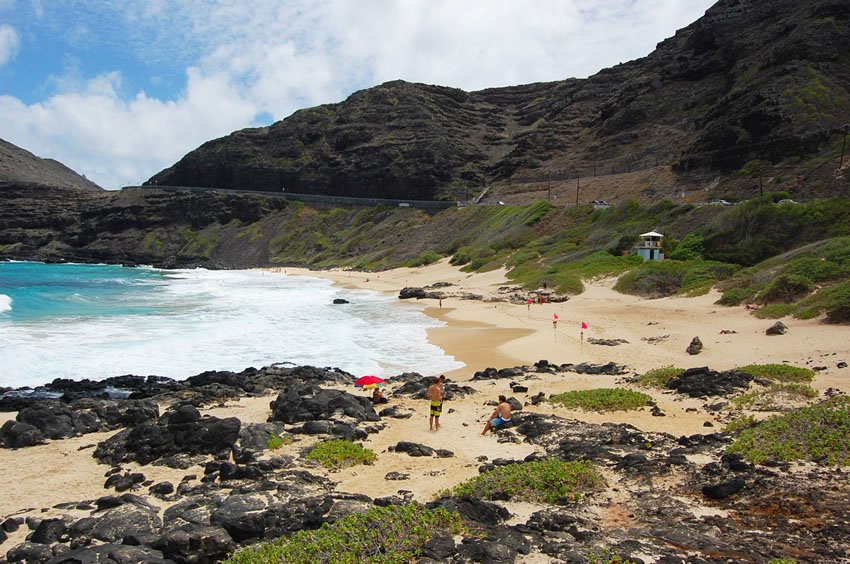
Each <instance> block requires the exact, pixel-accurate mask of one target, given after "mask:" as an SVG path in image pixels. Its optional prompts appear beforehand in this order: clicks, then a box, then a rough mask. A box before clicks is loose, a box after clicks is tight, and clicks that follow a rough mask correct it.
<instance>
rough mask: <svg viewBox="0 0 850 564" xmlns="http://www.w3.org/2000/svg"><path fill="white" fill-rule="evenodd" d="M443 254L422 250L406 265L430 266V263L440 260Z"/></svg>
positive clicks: (405, 264)
mask: <svg viewBox="0 0 850 564" xmlns="http://www.w3.org/2000/svg"><path fill="white" fill-rule="evenodd" d="M441 258H443V257H442V255H440V254H439V253H435V252H434V251H422V253H421V254H420V255H419V256H418V257H416V258H412V259H410V260H408V261H407V262H405V263H404V266H407V267H417V266H428V265H429V264H433V263H435V262H437V261H438V260H440V259H441Z"/></svg>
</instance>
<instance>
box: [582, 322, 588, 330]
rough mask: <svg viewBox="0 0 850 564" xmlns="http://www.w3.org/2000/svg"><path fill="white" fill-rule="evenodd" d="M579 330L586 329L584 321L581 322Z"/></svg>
mask: <svg viewBox="0 0 850 564" xmlns="http://www.w3.org/2000/svg"><path fill="white" fill-rule="evenodd" d="M581 328H582V329H587V323H585V322H584V321H582V322H581Z"/></svg>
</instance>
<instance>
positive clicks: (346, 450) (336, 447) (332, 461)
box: [306, 439, 377, 469]
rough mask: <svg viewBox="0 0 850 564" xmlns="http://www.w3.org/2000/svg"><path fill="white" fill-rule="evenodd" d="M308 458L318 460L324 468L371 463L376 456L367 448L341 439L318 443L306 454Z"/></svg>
mask: <svg viewBox="0 0 850 564" xmlns="http://www.w3.org/2000/svg"><path fill="white" fill-rule="evenodd" d="M306 458H307V459H308V460H318V461H319V462H321V463H322V466H324V467H325V468H334V469H339V468H345V467H348V466H354V465H356V464H372V462H374V461H375V459H376V458H377V457H376V455H375V453H374V452H373V451H371V450H369V449H368V448H363V447H362V446H360V445H358V444H356V443H352V442H351V441H345V440H342V439H337V440H332V441H324V442H321V443H318V444H317V445H316V446H314V447H313V449H312V450H311V451H310V452H309V454H307V457H306Z"/></svg>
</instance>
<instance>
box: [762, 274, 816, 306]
mask: <svg viewBox="0 0 850 564" xmlns="http://www.w3.org/2000/svg"><path fill="white" fill-rule="evenodd" d="M813 289H814V284H813V283H812V281H811V280H809V279H808V278H804V277H802V276H794V275H790V274H782V275H780V276H777V277H776V279H774V280H773V281H772V282H771V283H770V284H768V286H767V288H765V289H764V290H763V291H761V292H760V293H759V295H758V296H757V297H756V299H757V300H758V301H759V302H760V303H763V304H770V303H777V302H778V303H784V304H787V303H791V302H796V301H797V300H799V299H801V298H803V297H805V296H807V295H808V294H810V293H811V292H812V290H813Z"/></svg>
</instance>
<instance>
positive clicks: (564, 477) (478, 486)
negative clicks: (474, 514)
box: [438, 459, 604, 503]
mask: <svg viewBox="0 0 850 564" xmlns="http://www.w3.org/2000/svg"><path fill="white" fill-rule="evenodd" d="M603 484H604V479H603V478H602V475H601V474H600V473H599V471H598V470H597V469H596V467H595V466H593V464H592V463H591V462H590V461H587V460H583V461H572V462H565V461H562V460H556V459H547V460H538V461H533V462H523V463H516V464H508V465H506V466H498V467H496V468H494V469H493V470H490V471H487V472H484V473H482V474H479V475H478V476H475V477H474V478H471V479H469V480H467V481H466V482H463V483H461V484H458V485H457V486H455V487H454V488H451V489H450V490H446V491H443V492H440V493H439V494H438V496H440V497H445V496H450V495H454V496H464V495H469V496H474V497H480V498H483V499H501V500H506V499H522V500H525V501H528V500H534V501H544V502H547V503H556V502H558V501H561V500H569V501H578V500H579V499H581V497H582V496H583V495H585V494H586V493H589V492H592V491H594V490H597V489H599V488H600V487H602V485H603Z"/></svg>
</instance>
